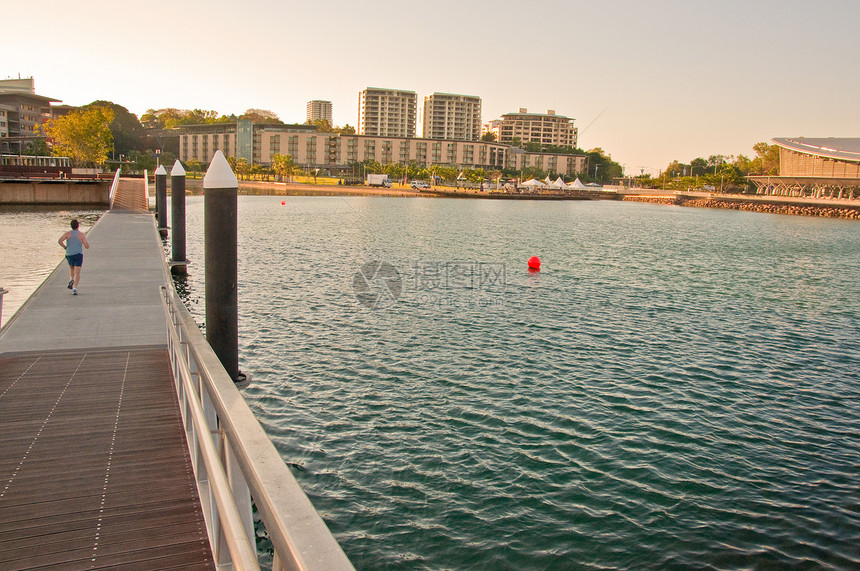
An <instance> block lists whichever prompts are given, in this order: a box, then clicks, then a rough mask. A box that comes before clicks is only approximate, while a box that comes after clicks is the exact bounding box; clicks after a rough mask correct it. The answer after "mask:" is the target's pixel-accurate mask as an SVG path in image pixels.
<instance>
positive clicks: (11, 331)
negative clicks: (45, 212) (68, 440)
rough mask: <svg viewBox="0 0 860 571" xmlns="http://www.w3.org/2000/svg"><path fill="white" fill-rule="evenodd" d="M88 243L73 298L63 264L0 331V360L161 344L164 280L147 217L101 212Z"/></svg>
mask: <svg viewBox="0 0 860 571" xmlns="http://www.w3.org/2000/svg"><path fill="white" fill-rule="evenodd" d="M87 240H88V241H89V243H90V249H89V250H84V265H83V268H82V269H81V281H80V284H79V285H78V295H76V296H75V295H72V292H71V290H69V289H67V288H66V284H68V282H69V269H68V265H67V264H66V262H65V261H63V262H62V263H60V265H59V266H58V267H57V268H56V269H55V270H54V272H53V273H52V274H51V275H50V276H49V277H48V279H46V280H45V282H44V283H43V284H42V285H41V286H40V287H39V289H38V290H36V291H35V292H34V293H33V295H32V296H31V297H30V299H29V300H28V301H27V302H26V303H25V304H24V306H22V307H21V309H20V310H19V311H18V313H16V315H15V316H14V317H13V318H12V319H10V320H9V322H8V323H7V325H6V327H4V329H3V331H2V333H0V354H3V353H11V352H21V351H46V350H67V349H79V348H87V347H99V348H102V349H104V348H109V347H132V346H152V345H166V343H167V341H166V333H165V322H164V313H163V310H162V308H161V297H160V294H159V287H160V286H161V285H164V284H166V283H169V280H170V276H169V275H168V274H167V271H166V270H165V266H164V257H165V256H164V251H163V248H162V245H161V241H160V240H159V238H158V231H157V230H156V229H155V220H154V219H153V217H152V215H151V214H136V213H129V212H122V211H112V212H108V213H107V214H105V215H103V216H102V217H101V219H100V220H99V221H98V222H97V223H96V225H95V226H94V227H93V228H92V229H91V230H90V231H89V233H88V234H87ZM57 250H58V257H59V254H61V251H60V247H59V246H57Z"/></svg>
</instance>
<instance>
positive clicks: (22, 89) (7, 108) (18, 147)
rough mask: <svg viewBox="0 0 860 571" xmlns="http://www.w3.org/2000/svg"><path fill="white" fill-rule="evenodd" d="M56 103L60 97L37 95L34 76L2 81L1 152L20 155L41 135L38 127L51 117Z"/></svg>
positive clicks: (0, 106) (0, 102)
mask: <svg viewBox="0 0 860 571" xmlns="http://www.w3.org/2000/svg"><path fill="white" fill-rule="evenodd" d="M54 102H59V99H52V98H50V97H45V96H42V95H37V94H36V88H35V84H34V81H33V78H32V77H28V78H24V79H4V80H0V153H17V154H20V153H21V152H23V151H24V150H25V149H26V148H27V145H28V144H29V143H31V142H32V141H34V140H36V139H38V138H40V134H39V129H38V127H39V126H40V125H41V124H42V123H45V122H46V121H48V120H49V119H51V103H54ZM43 136H44V135H41V137H43Z"/></svg>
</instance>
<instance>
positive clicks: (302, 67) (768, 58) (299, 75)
mask: <svg viewBox="0 0 860 571" xmlns="http://www.w3.org/2000/svg"><path fill="white" fill-rule="evenodd" d="M857 22H860V2H858V1H857V0H821V1H819V2H809V1H808V0H803V1H800V0H779V1H777V0H744V1H736V0H723V1H720V2H716V1H709V2H705V1H700V0H683V1H682V0H647V1H643V0H602V1H600V2H598V1H595V0H591V1H588V2H583V1H579V0H530V1H526V2H524V1H514V0H495V1H489V2H488V1H474V0H456V1H455V0H434V1H432V2H403V1H402V0H366V1H364V2H356V1H355V0H326V1H324V2H323V1H314V2H295V1H294V0H244V1H243V2H227V1H224V0H206V1H198V0H187V1H180V2H175V1H174V2H167V1H163V0H150V1H147V2H117V1H115V0H113V1H110V2H107V1H103V0H76V1H75V2H69V1H68V0H63V1H56V0H46V1H45V2H42V3H41V4H40V8H39V10H38V14H37V15H36V14H35V13H34V15H33V17H32V20H26V19H24V20H17V23H16V25H15V26H6V28H5V29H4V41H3V42H2V47H0V79H5V78H9V77H18V76H19V75H20V76H21V77H31V76H32V77H34V78H35V84H36V92H37V93H38V94H39V95H45V96H48V97H53V98H56V99H60V100H62V102H63V103H64V104H67V105H85V104H87V103H90V102H92V101H95V100H99V99H102V100H108V101H112V102H114V103H117V104H119V105H122V106H124V107H126V108H127V109H128V110H129V111H131V112H132V113H135V114H136V115H138V116H140V115H142V114H143V113H145V112H146V111H147V110H148V109H160V108H164V107H176V108H180V109H193V108H199V109H206V110H215V111H217V112H218V113H221V114H225V115H229V114H232V113H235V114H236V115H239V114H241V113H243V112H244V111H245V110H247V109H249V108H257V109H268V110H271V111H274V112H275V113H277V115H278V116H279V117H280V118H281V119H282V120H283V121H285V122H288V123H293V122H299V123H302V122H304V121H305V119H306V104H307V102H308V101H309V100H312V99H323V100H329V101H331V102H332V105H333V120H334V123H335V124H336V125H344V124H349V125H352V126H356V123H357V118H358V94H359V92H360V91H361V90H363V89H365V88H366V87H384V88H392V89H403V90H409V91H415V92H416V93H417V94H418V100H419V106H420V105H421V103H422V102H423V98H424V97H425V96H427V95H429V94H431V93H433V92H443V93H459V94H465V95H477V96H479V97H481V98H482V100H483V112H482V115H483V117H482V119H483V121H484V122H485V123H486V122H488V121H490V120H492V119H497V118H499V117H500V116H501V115H502V114H503V113H509V112H516V111H517V110H519V108H521V107H525V108H527V109H528V111H529V112H537V113H545V112H546V111H547V110H548V109H553V110H555V111H556V112H557V113H558V114H560V115H565V116H567V117H571V118H573V119H574V120H575V122H574V125H575V126H576V127H578V129H579V146H580V147H581V148H583V149H586V150H590V149H592V148H595V147H600V148H602V149H603V150H604V151H606V152H607V153H608V154H610V155H611V156H612V158H613V159H614V160H615V161H617V162H618V163H620V164H622V165H623V166H624V168H625V173H626V174H628V175H637V174H640V173H641V172H645V173H649V172H650V173H652V174H654V175H656V174H658V173H659V172H660V171H661V170H662V169H664V168H665V167H666V166H667V165H668V164H669V163H671V162H672V161H673V160H678V161H680V162H689V161H690V160H692V159H694V158H696V157H700V156H701V157H704V158H707V157H708V156H710V155H726V156H730V155H739V154H743V155H747V156H755V153H754V151H753V149H752V146H753V145H754V144H755V143H757V142H760V141H769V140H770V139H771V138H774V137H798V136H805V137H860V112H858V104H857V101H858V99H857V97H858V94H860V68H858V66H857V62H858V56H860V34H858V33H857V29H856V25H857ZM419 115H420V109H419ZM418 134H419V136H420V128H419V133H418Z"/></svg>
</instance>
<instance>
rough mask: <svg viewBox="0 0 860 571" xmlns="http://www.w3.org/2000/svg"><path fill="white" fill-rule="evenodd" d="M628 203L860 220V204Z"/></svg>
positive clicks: (666, 199)
mask: <svg viewBox="0 0 860 571" xmlns="http://www.w3.org/2000/svg"><path fill="white" fill-rule="evenodd" d="M624 200H625V201H627V202H648V203H652V204H666V205H676V206H692V207H695V208H724V209H729V210H744V211H746V212H765V213H768V214H788V215H792V216H821V217H825V218H845V219H848V220H860V204H858V205H857V206H825V205H820V204H804V203H790V202H779V203H777V202H762V201H750V200H743V199H735V200H732V199H721V198H692V197H676V196H644V195H638V196H637V195H629V196H625V197H624Z"/></svg>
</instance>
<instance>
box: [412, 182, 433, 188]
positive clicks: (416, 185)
mask: <svg viewBox="0 0 860 571" xmlns="http://www.w3.org/2000/svg"><path fill="white" fill-rule="evenodd" d="M412 188H414V189H415V190H429V189H430V185H429V184H427V183H426V182H424V181H423V180H413V181H412Z"/></svg>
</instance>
